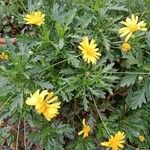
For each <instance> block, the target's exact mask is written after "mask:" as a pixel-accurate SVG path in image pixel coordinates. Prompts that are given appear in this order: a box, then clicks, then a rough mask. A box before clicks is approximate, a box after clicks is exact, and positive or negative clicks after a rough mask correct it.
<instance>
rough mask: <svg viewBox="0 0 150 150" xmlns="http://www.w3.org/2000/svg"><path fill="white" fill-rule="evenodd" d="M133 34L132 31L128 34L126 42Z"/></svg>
mask: <svg viewBox="0 0 150 150" xmlns="http://www.w3.org/2000/svg"><path fill="white" fill-rule="evenodd" d="M131 36H132V32H130V33H129V34H128V35H127V37H126V38H125V42H127V41H128V40H129V38H130V37H131Z"/></svg>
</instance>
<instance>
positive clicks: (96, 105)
mask: <svg viewBox="0 0 150 150" xmlns="http://www.w3.org/2000/svg"><path fill="white" fill-rule="evenodd" d="M92 99H93V102H94V106H95V108H96V111H97V113H98V115H99V118H100V120H101V121H102V124H103V126H104V128H105V129H106V132H107V134H108V135H109V136H110V132H109V130H108V128H107V126H106V124H105V122H104V120H103V118H102V116H101V114H100V112H99V110H98V108H97V105H96V102H95V100H94V98H92Z"/></svg>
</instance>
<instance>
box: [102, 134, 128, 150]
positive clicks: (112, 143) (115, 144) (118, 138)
mask: <svg viewBox="0 0 150 150" xmlns="http://www.w3.org/2000/svg"><path fill="white" fill-rule="evenodd" d="M124 138H125V135H124V132H120V131H119V132H118V133H116V134H115V135H114V136H111V137H110V138H109V141H108V142H102V143H101V145H102V146H106V147H108V148H112V150H118V149H119V147H120V148H123V147H124V145H123V144H124V142H125V141H124Z"/></svg>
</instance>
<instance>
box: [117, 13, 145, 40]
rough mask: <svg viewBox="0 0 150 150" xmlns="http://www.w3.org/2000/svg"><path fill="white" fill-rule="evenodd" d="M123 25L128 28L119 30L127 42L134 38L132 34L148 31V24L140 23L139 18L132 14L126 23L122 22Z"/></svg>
mask: <svg viewBox="0 0 150 150" xmlns="http://www.w3.org/2000/svg"><path fill="white" fill-rule="evenodd" d="M121 23H122V24H124V25H125V26H126V27H123V28H121V29H120V30H119V34H120V37H124V36H126V35H127V36H126V38H125V42H127V41H128V40H129V38H130V37H131V36H132V34H133V33H134V32H136V31H140V30H141V31H147V28H145V26H146V23H145V22H144V21H140V22H139V23H138V16H135V15H133V14H132V16H131V18H127V19H126V21H121Z"/></svg>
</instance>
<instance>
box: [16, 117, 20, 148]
mask: <svg viewBox="0 0 150 150" xmlns="http://www.w3.org/2000/svg"><path fill="white" fill-rule="evenodd" d="M19 130H20V118H19V122H18V129H17V139H16V150H18V145H19Z"/></svg>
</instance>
